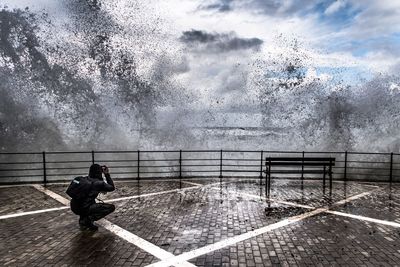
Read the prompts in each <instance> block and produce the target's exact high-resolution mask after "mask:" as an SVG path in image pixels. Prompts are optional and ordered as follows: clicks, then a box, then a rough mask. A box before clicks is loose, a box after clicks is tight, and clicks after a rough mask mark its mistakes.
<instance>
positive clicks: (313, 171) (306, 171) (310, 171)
mask: <svg viewBox="0 0 400 267" xmlns="http://www.w3.org/2000/svg"><path fill="white" fill-rule="evenodd" d="M270 173H294V174H296V173H300V174H301V173H302V171H301V170H274V169H272V170H271V172H270ZM303 173H304V174H313V173H324V170H304V171H303ZM325 173H329V170H325Z"/></svg>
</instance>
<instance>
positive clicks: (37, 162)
mask: <svg viewBox="0 0 400 267" xmlns="http://www.w3.org/2000/svg"><path fill="white" fill-rule="evenodd" d="M0 164H15V165H16V164H43V162H42V161H33V162H29V161H21V162H0Z"/></svg>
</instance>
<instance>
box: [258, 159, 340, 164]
mask: <svg viewBox="0 0 400 267" xmlns="http://www.w3.org/2000/svg"><path fill="white" fill-rule="evenodd" d="M265 164H266V165H271V166H272V165H274V166H335V158H321V157H304V158H303V157H268V158H266V159H265Z"/></svg>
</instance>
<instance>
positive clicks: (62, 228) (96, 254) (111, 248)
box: [0, 211, 157, 266]
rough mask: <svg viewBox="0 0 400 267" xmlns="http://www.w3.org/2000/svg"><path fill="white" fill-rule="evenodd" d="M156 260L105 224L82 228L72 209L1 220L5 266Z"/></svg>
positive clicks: (0, 243) (0, 247) (121, 263)
mask: <svg viewBox="0 0 400 267" xmlns="http://www.w3.org/2000/svg"><path fill="white" fill-rule="evenodd" d="M153 261H157V259H155V258H154V257H153V256H152V255H150V254H148V253H146V252H144V251H143V250H141V249H139V248H138V247H136V246H134V245H131V244H129V243H128V242H126V241H124V240H122V239H121V238H119V237H117V236H115V235H113V234H112V233H110V232H108V231H106V230H104V229H102V228H100V230H99V232H97V233H91V232H89V231H83V232H81V231H80V230H78V226H77V216H75V215H73V214H72V213H71V212H70V211H54V212H49V213H43V214H41V215H40V216H38V215H29V216H25V217H18V218H10V219H7V220H0V265H1V266H63V265H64V266H89V265H90V266H105V265H108V266H145V265H147V264H149V263H151V262H153Z"/></svg>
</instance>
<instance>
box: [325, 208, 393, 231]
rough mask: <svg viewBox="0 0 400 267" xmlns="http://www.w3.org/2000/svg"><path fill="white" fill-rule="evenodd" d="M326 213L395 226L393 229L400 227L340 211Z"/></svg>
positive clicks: (388, 222)
mask: <svg viewBox="0 0 400 267" xmlns="http://www.w3.org/2000/svg"><path fill="white" fill-rule="evenodd" d="M326 213H330V214H335V215H339V216H344V217H349V218H354V219H358V220H362V221H367V222H373V223H378V224H383V225H388V226H393V227H400V223H396V222H390V221H385V220H379V219H374V218H370V217H365V216H360V215H354V214H349V213H344V212H339V211H333V210H328V211H326Z"/></svg>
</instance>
